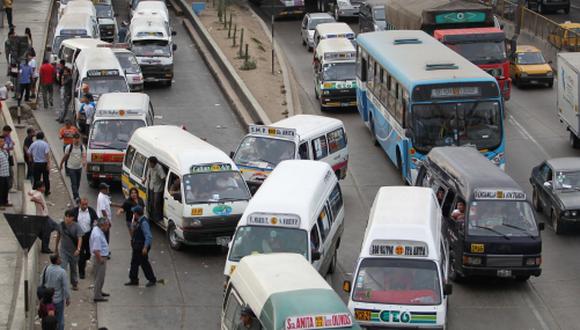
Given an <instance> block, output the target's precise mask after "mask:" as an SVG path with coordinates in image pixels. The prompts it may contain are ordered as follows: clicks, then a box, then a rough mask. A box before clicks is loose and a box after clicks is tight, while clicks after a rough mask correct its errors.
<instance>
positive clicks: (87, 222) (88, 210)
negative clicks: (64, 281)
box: [73, 198, 98, 279]
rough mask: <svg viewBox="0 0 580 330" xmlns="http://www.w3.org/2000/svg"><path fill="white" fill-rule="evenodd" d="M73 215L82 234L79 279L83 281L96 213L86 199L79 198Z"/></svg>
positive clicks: (89, 255) (89, 256) (89, 253)
mask: <svg viewBox="0 0 580 330" xmlns="http://www.w3.org/2000/svg"><path fill="white" fill-rule="evenodd" d="M73 213H74V216H75V221H76V222H78V223H79V226H80V227H81V230H82V232H83V244H82V247H81V253H80V255H79V277H80V278H81V279H84V278H85V268H86V266H87V260H89V259H90V258H91V250H90V248H89V240H90V238H91V232H92V229H93V225H94V224H95V222H96V221H97V219H98V217H97V212H96V211H95V210H94V209H93V208H92V207H90V206H89V201H88V200H87V199H86V198H81V199H80V200H79V206H78V207H76V208H74V209H73Z"/></svg>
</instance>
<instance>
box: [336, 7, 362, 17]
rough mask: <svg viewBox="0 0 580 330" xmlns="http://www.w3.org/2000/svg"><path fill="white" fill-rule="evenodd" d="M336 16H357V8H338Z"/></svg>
mask: <svg viewBox="0 0 580 330" xmlns="http://www.w3.org/2000/svg"><path fill="white" fill-rule="evenodd" d="M337 11H338V16H340V17H358V12H359V9H358V8H344V9H341V8H338V10H337Z"/></svg>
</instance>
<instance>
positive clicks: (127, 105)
mask: <svg viewBox="0 0 580 330" xmlns="http://www.w3.org/2000/svg"><path fill="white" fill-rule="evenodd" d="M154 117H155V113H154V111H153V106H152V105H151V101H150V99H149V96H148V95H147V94H144V93H106V94H103V95H101V97H100V98H99V102H98V103H97V109H96V111H95V116H94V119H93V123H92V125H91V129H90V132H89V136H88V143H87V170H86V172H87V181H89V182H90V183H91V184H92V185H93V186H97V184H98V183H99V181H102V180H106V181H121V165H122V163H123V157H124V156H125V149H126V148H127V143H128V142H129V139H130V138H131V136H132V135H133V132H134V131H135V130H136V129H138V128H140V127H144V126H152V125H153V120H154Z"/></svg>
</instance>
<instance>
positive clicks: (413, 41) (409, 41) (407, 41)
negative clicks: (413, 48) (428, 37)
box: [393, 38, 423, 45]
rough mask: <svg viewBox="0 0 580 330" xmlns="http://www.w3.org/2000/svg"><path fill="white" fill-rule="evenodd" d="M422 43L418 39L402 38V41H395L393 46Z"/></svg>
mask: <svg viewBox="0 0 580 330" xmlns="http://www.w3.org/2000/svg"><path fill="white" fill-rule="evenodd" d="M422 43H423V42H422V41H421V40H419V39H418V38H402V39H395V41H393V44H395V45H409V44H422Z"/></svg>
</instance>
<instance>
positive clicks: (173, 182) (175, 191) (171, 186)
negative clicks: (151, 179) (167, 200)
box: [167, 172, 181, 203]
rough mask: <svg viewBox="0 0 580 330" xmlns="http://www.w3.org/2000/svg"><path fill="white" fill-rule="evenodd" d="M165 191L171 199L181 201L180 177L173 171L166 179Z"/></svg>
mask: <svg viewBox="0 0 580 330" xmlns="http://www.w3.org/2000/svg"><path fill="white" fill-rule="evenodd" d="M167 192H168V193H169V195H171V197H173V199H175V200H176V201H178V202H180V203H181V179H179V176H177V175H176V174H175V173H173V172H171V173H170V174H169V178H168V179H167Z"/></svg>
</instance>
